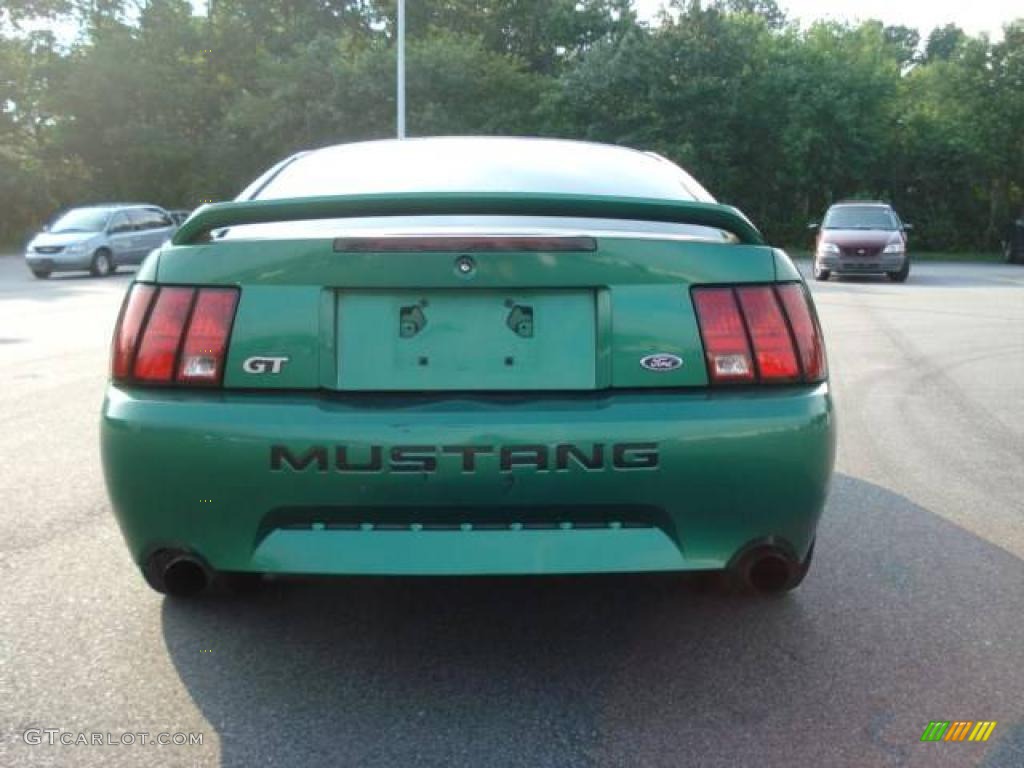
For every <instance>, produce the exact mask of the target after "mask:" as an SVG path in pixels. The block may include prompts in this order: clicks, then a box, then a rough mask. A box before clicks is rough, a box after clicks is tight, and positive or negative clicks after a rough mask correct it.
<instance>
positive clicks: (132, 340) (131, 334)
mask: <svg viewBox="0 0 1024 768" xmlns="http://www.w3.org/2000/svg"><path fill="white" fill-rule="evenodd" d="M155 293H156V286H153V285H146V284H145V283H136V284H135V285H133V286H132V287H131V290H130V291H128V298H127V299H125V302H124V309H122V310H121V317H120V318H118V321H117V329H116V330H115V331H114V350H113V353H112V358H113V364H112V365H111V373H112V374H113V376H114V378H115V379H127V378H128V377H129V374H131V370H132V363H133V362H134V360H135V348H136V346H137V345H138V343H139V331H141V330H142V324H143V323H144V322H145V320H146V313H147V312H148V311H149V305H150V304H151V303H152V302H153V295H154V294H155Z"/></svg>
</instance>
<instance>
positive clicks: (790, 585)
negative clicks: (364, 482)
mask: <svg viewBox="0 0 1024 768" xmlns="http://www.w3.org/2000/svg"><path fill="white" fill-rule="evenodd" d="M813 554H814V545H813V544H812V545H811V549H810V551H808V553H807V557H806V558H805V559H804V561H803V562H800V561H799V560H797V559H795V558H794V557H793V556H792V555H790V554H789V553H787V552H786V550H784V549H783V548H781V547H779V546H776V545H773V544H760V545H757V546H754V547H752V548H749V549H747V550H746V551H745V552H742V553H741V554H740V555H739V557H737V558H736V560H735V562H734V564H733V565H732V566H730V568H729V571H730V573H731V575H732V577H733V579H734V581H735V582H736V584H737V586H738V587H739V589H740V590H741V591H743V592H748V593H755V594H765V595H769V594H779V593H782V592H788V591H789V590H791V589H794V588H796V587H797V586H799V584H800V582H801V581H803V578H804V576H805V575H806V573H807V569H808V567H809V566H810V562H811V557H812V556H813ZM143 575H144V576H145V577H146V581H148V582H149V585H150V586H151V587H153V589H155V590H156V591H157V592H162V593H163V594H166V595H171V596H172V597H195V596H196V595H198V594H200V593H202V592H204V591H205V590H206V589H207V588H208V587H209V586H210V584H211V583H212V582H213V576H214V574H213V572H212V571H211V570H210V567H209V566H208V565H207V564H206V563H204V562H203V561H202V560H201V559H200V558H198V557H196V556H195V555H192V554H189V553H188V552H181V551H173V550H161V551H159V552H156V553H155V554H153V555H152V556H151V557H150V558H149V560H148V561H147V562H146V565H145V567H144V568H143Z"/></svg>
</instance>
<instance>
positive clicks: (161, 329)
mask: <svg viewBox="0 0 1024 768" xmlns="http://www.w3.org/2000/svg"><path fill="white" fill-rule="evenodd" d="M237 305H238V289H236V288H190V287H179V286H168V287H163V288H161V287H159V286H155V285H147V284H144V283H138V284H136V285H134V286H132V289H131V291H130V292H129V294H128V298H127V299H126V300H125V305H124V309H123V311H122V312H121V318H120V320H119V321H118V325H117V329H116V330H115V331H114V350H113V364H112V366H111V367H112V373H113V377H114V379H115V380H116V381H129V382H135V383H140V384H172V383H179V384H191V385H197V384H198V385H207V386H209V385H214V386H215V385H217V384H219V383H220V381H221V379H222V377H223V374H224V360H225V357H226V355H227V346H228V337H229V335H230V332H231V323H232V322H233V320H234V317H235V308H236V306H237Z"/></svg>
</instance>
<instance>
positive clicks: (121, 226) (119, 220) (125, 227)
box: [109, 211, 133, 235]
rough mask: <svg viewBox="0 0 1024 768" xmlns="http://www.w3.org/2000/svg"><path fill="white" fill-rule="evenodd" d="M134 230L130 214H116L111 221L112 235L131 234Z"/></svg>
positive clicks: (110, 229) (120, 212)
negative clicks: (129, 217)
mask: <svg viewBox="0 0 1024 768" xmlns="http://www.w3.org/2000/svg"><path fill="white" fill-rule="evenodd" d="M132 229H133V227H132V222H130V221H129V220H128V214H126V213H125V212H124V211H119V212H118V213H115V214H114V216H113V218H112V219H111V220H110V227H109V232H110V234H112V235H116V234H120V233H122V232H131V231H132Z"/></svg>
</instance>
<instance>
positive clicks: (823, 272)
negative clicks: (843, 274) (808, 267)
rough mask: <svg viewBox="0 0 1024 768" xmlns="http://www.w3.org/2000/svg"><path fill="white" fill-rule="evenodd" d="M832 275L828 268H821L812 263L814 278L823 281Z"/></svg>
mask: <svg viewBox="0 0 1024 768" xmlns="http://www.w3.org/2000/svg"><path fill="white" fill-rule="evenodd" d="M830 277H832V272H831V271H830V270H828V269H822V268H821V267H819V266H818V265H817V264H815V265H814V279H815V280H821V281H825V280H828V279H829V278H830Z"/></svg>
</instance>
